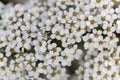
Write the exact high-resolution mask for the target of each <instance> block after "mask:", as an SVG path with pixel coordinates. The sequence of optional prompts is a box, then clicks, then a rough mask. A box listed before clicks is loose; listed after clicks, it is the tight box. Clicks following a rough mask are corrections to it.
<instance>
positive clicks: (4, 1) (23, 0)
mask: <svg viewBox="0 0 120 80" xmlns="http://www.w3.org/2000/svg"><path fill="white" fill-rule="evenodd" d="M0 1H1V2H3V3H5V4H6V3H8V2H12V3H14V4H16V3H24V2H25V0H0Z"/></svg>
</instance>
